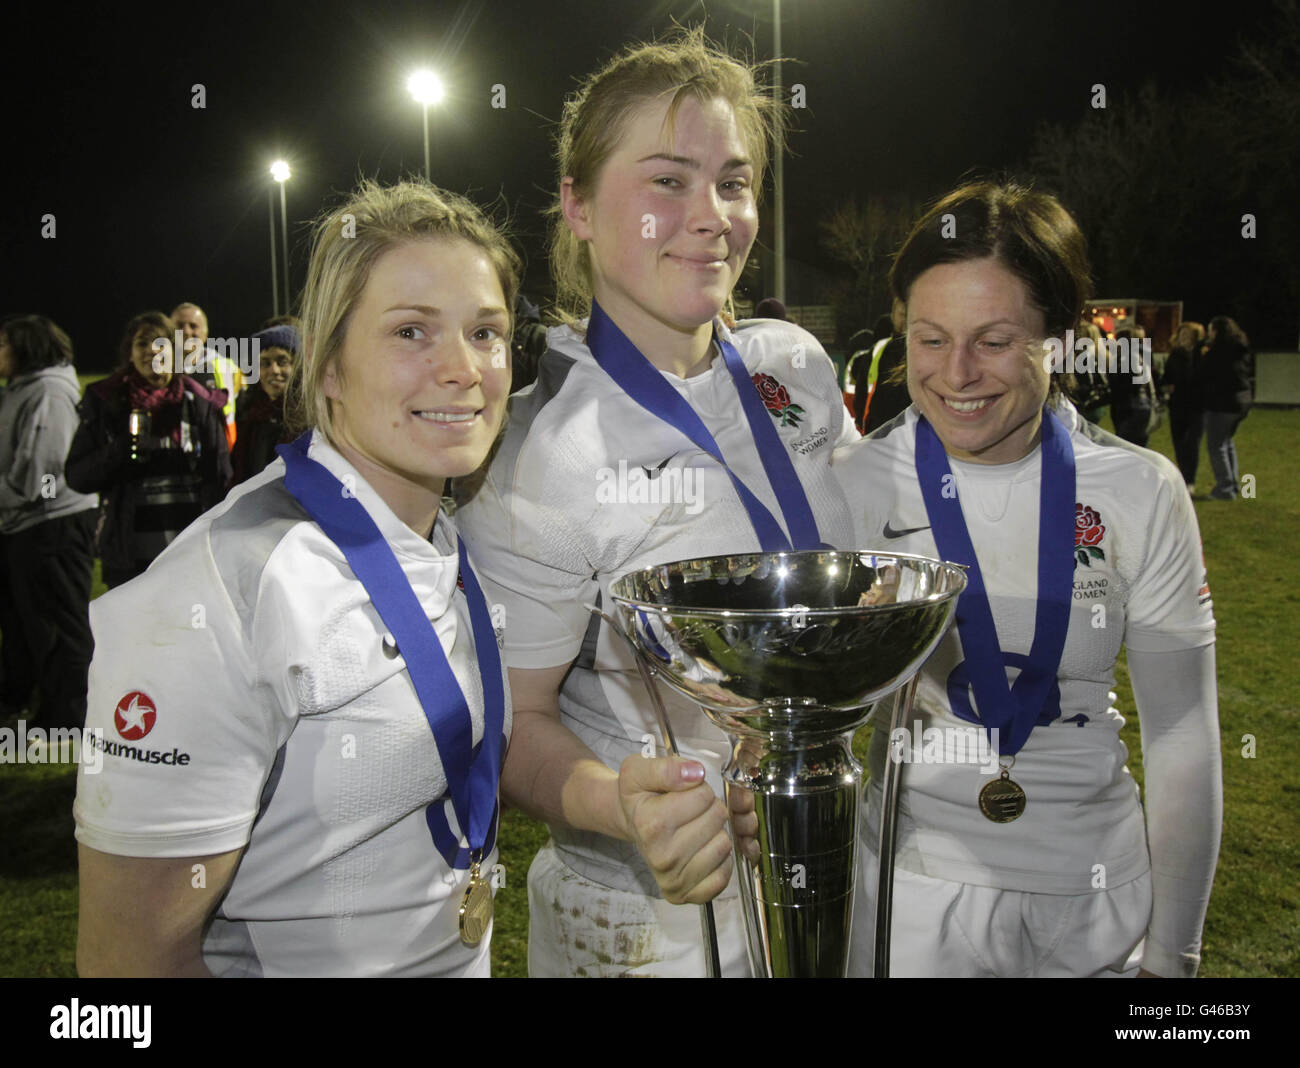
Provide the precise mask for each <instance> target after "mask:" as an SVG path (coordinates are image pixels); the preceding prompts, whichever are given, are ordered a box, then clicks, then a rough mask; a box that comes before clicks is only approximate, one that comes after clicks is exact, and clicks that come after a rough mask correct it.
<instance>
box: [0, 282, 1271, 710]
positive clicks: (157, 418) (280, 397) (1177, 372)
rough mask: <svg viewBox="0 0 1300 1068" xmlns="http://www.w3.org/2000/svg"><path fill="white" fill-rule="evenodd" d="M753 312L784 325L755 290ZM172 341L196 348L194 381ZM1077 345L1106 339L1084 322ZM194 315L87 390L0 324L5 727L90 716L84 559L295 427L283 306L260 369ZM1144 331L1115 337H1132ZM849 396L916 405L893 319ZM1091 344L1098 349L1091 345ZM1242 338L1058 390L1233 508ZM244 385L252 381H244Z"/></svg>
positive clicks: (171, 531) (858, 368) (1221, 326)
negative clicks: (1165, 433)
mask: <svg viewBox="0 0 1300 1068" xmlns="http://www.w3.org/2000/svg"><path fill="white" fill-rule="evenodd" d="M755 313H756V317H759V318H774V319H785V318H786V313H785V309H784V307H783V306H781V304H780V302H779V301H775V300H773V299H770V298H769V299H767V300H765V301H763V302H761V305H760V307H758V308H756V309H755ZM178 333H179V335H180V337H182V338H183V339H184V342H183V348H185V349H187V350H190V349H193V350H194V351H196V352H200V353H203V354H204V358H203V359H201V360H198V361H193V363H194V368H193V373H192V374H186V373H175V372H174V371H173V370H172V368H175V367H181V368H184V367H187V366H191V363H189V362H186V356H185V354H184V353H174V352H173V349H174V339H175V338H176V337H177V335H178ZM1077 334H1078V336H1079V337H1080V338H1083V337H1089V338H1091V339H1092V341H1093V343H1094V344H1095V345H1098V346H1100V344H1101V342H1102V336H1101V333H1100V331H1099V330H1098V328H1097V327H1096V326H1095V325H1094V324H1092V323H1090V322H1083V323H1080V324H1079V326H1078V329H1077ZM209 336H210V331H209V325H208V320H207V316H206V315H205V313H204V312H203V309H202V308H200V307H199V306H198V305H196V304H193V303H188V302H187V303H183V304H180V305H178V306H177V307H176V308H175V309H173V311H172V313H171V315H165V314H163V313H162V312H158V311H152V312H144V313H142V314H140V315H136V316H134V317H133V318H132V319H130V321H129V322H128V323H127V324H126V327H125V329H124V331H123V334H122V339H121V342H120V344H119V347H118V366H117V369H116V370H115V371H114V372H113V373H112V374H111V375H109V376H108V377H107V378H104V379H101V380H100V381H97V382H94V383H92V384H91V385H90V386H89V387H87V389H86V390H85V393H84V396H83V395H82V393H81V389H80V386H79V384H78V380H77V375H76V371H75V367H74V358H73V348H72V343H71V341H70V340H69V338H68V336H67V334H66V333H65V332H64V331H63V330H61V329H60V328H59V327H58V326H57V325H56V324H54V323H53V322H51V321H50V320H48V319H46V318H44V317H42V316H36V315H25V316H15V317H12V318H10V319H8V320H7V321H5V322H4V323H3V324H2V325H0V378H6V379H8V388H7V389H6V390H5V391H4V392H3V394H0V635H3V643H2V644H0V665H2V671H0V723H2V722H6V721H12V720H14V719H16V718H19V717H23V716H27V717H30V716H31V714H32V712H33V703H32V702H33V697H34V695H35V694H36V693H38V692H39V693H40V695H41V703H40V716H39V719H40V722H41V723H42V724H43V725H45V726H48V727H51V728H53V727H72V726H79V725H80V724H81V723H82V721H83V719H84V715H85V693H86V671H87V667H88V665H89V662H90V656H91V651H92V641H91V634H90V626H89V623H88V620H87V611H86V606H87V604H88V602H89V600H90V594H91V577H92V572H93V566H94V560H95V559H96V558H98V559H99V560H100V561H101V569H102V577H103V582H104V584H105V585H106V586H108V587H109V588H110V589H111V588H113V587H115V586H119V585H121V584H122V583H124V582H127V581H129V580H130V579H132V578H134V577H135V576H137V575H140V574H142V573H143V572H144V571H145V569H146V568H148V566H149V564H150V563H151V562H152V561H153V560H154V558H155V557H157V555H158V554H159V553H160V552H162V550H163V549H164V548H166V546H167V545H168V544H169V543H170V542H171V541H172V540H173V539H174V538H175V537H176V536H177V535H178V534H179V533H180V532H181V531H182V530H183V529H184V528H185V527H186V526H187V525H188V524H189V523H190V522H191V521H192V520H193V519H195V518H196V517H197V516H198V515H200V514H201V513H202V512H204V511H205V510H207V509H208V508H210V507H212V506H213V505H214V504H216V503H217V502H218V501H220V500H221V499H222V498H223V497H224V496H225V494H226V493H227V492H228V491H229V490H230V488H231V487H232V486H234V485H237V484H239V483H241V482H244V481H246V480H248V479H250V478H252V477H253V476H254V475H256V474H257V473H259V472H260V471H261V470H262V469H263V468H265V467H266V466H267V464H269V463H270V462H271V461H272V460H274V459H275V449H276V447H277V446H278V445H281V444H284V443H287V442H288V441H289V440H291V438H292V436H293V431H292V421H291V420H290V419H288V418H287V417H286V414H285V395H286V391H287V388H288V384H289V379H290V376H291V374H292V371H293V368H294V364H295V362H296V361H297V360H298V358H299V356H300V346H301V341H300V337H299V333H298V328H297V325H296V322H295V320H294V319H293V317H292V316H280V317H277V318H275V319H271V320H268V321H267V322H266V323H264V324H263V325H262V328H261V329H260V330H259V331H258V332H257V333H256V334H254V335H253V337H254V338H255V339H256V340H257V342H258V345H259V374H258V375H257V376H256V378H254V379H252V380H251V381H245V379H244V375H243V373H242V371H241V370H240V368H238V367H237V366H235V364H234V363H233V362H232V361H231V360H230V359H229V358H228V357H227V356H225V355H223V354H222V352H221V351H220V350H219V349H210V348H209V347H208V343H209ZM1144 336H1145V335H1144V331H1143V330H1142V328H1141V327H1137V328H1134V329H1133V330H1119V331H1117V332H1116V333H1115V336H1114V340H1115V341H1121V340H1128V341H1130V342H1133V343H1140V342H1141V340H1142V338H1143V337H1144ZM545 339H546V332H545V328H544V327H543V326H542V324H541V315H540V312H539V310H538V308H537V306H536V305H535V304H534V303H532V302H531V301H530V300H529V299H528V298H527V297H525V296H524V295H523V294H522V293H521V294H520V295H519V297H518V300H517V303H516V328H515V338H514V343H513V345H512V349H513V353H514V362H515V381H514V388H515V389H516V390H518V389H520V388H522V387H523V386H525V385H527V384H528V383H529V382H531V381H532V379H533V377H534V375H535V373H536V363H537V359H538V357H539V355H540V353H541V352H542V351H544V350H545V345H546V340H545ZM848 347H849V356H848V359H847V362H846V367H845V402H846V404H847V405H848V406H849V408H850V409H851V410H852V412H853V416H854V421H855V423H856V425H857V426H858V429H859V430H860V431H862V432H863V433H866V434H869V433H871V432H872V431H874V430H876V429H877V428H878V427H880V426H882V425H884V424H885V423H887V422H889V421H890V420H891V419H893V418H895V417H896V416H897V415H898V414H899V413H900V412H902V411H903V410H904V409H906V408H907V406H908V404H909V403H910V398H909V396H908V391H907V384H906V377H905V375H906V368H905V357H906V343H905V341H904V338H903V337H902V335H900V334H898V333H896V332H895V330H894V324H893V322H892V321H891V319H890V317H889V316H888V315H882V316H881V317H880V318H879V319H878V320H877V321H876V323H875V324H874V326H873V327H872V328H871V329H868V330H862V331H859V332H858V333H856V334H854V335H853V337H852V338H850V339H849V346H848ZM1099 351H1100V350H1099ZM1254 375H1255V372H1254V356H1253V353H1252V352H1251V348H1250V341H1249V339H1248V337H1247V336H1246V334H1245V333H1244V331H1242V329H1241V328H1240V327H1239V326H1238V325H1237V323H1236V322H1235V321H1233V320H1232V319H1230V318H1228V317H1227V316H1219V317H1216V318H1214V319H1212V320H1211V321H1210V323H1209V326H1208V328H1206V327H1203V326H1202V325H1201V324H1200V323H1196V322H1190V321H1188V322H1184V323H1182V324H1181V325H1180V326H1179V327H1178V328H1177V330H1176V332H1175V333H1174V335H1173V338H1172V343H1171V349H1170V352H1169V354H1168V357H1167V359H1166V360H1165V361H1164V364H1163V367H1161V368H1152V374H1151V376H1150V381H1149V382H1146V383H1144V382H1141V381H1139V380H1138V379H1140V378H1141V377H1142V376H1140V375H1133V374H1130V373H1126V372H1125V373H1110V374H1107V373H1106V372H1105V371H1104V370H1099V371H1097V372H1094V373H1087V374H1069V375H1067V376H1066V377H1065V383H1064V386H1065V392H1066V394H1067V395H1068V396H1069V397H1070V399H1071V400H1072V402H1073V403H1074V404H1075V406H1076V407H1077V408H1078V409H1079V411H1080V412H1081V413H1082V414H1083V415H1084V416H1085V417H1086V418H1087V419H1089V420H1090V421H1091V422H1093V423H1097V424H1098V425H1100V424H1101V423H1102V420H1103V419H1104V418H1105V416H1106V414H1107V412H1108V411H1109V414H1110V418H1111V421H1112V424H1113V426H1114V430H1115V433H1116V434H1117V435H1118V436H1120V437H1122V438H1124V439H1125V440H1127V441H1130V442H1132V443H1133V444H1135V445H1139V446H1143V447H1145V446H1146V444H1147V441H1148V438H1149V435H1150V433H1151V431H1152V430H1154V429H1155V427H1156V426H1157V425H1158V423H1159V421H1160V419H1161V418H1162V417H1163V415H1164V414H1166V413H1167V415H1168V418H1169V424H1170V432H1171V434H1172V437H1173V444H1174V452H1175V456H1176V458H1177V463H1178V467H1179V469H1180V471H1181V472H1182V475H1183V479H1184V481H1185V482H1186V483H1187V487H1188V491H1189V492H1191V490H1192V487H1193V485H1194V483H1195V481H1196V472H1197V467H1198V464H1199V458H1200V450H1201V441H1202V438H1204V440H1205V442H1206V445H1207V448H1208V452H1209V457H1210V464H1211V467H1212V469H1213V471H1214V480H1215V483H1214V487H1213V489H1212V490H1211V491H1210V497H1211V498H1212V499H1216V500H1232V499H1234V498H1235V497H1236V496H1237V494H1238V485H1239V471H1238V463H1237V452H1236V446H1235V444H1234V437H1235V434H1236V431H1237V428H1238V427H1239V426H1240V424H1241V421H1242V420H1243V419H1244V418H1245V417H1246V414H1247V413H1248V411H1249V410H1250V406H1251V403H1252V401H1253V397H1254ZM250 378H251V376H250Z"/></svg>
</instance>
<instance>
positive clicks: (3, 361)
mask: <svg viewBox="0 0 1300 1068" xmlns="http://www.w3.org/2000/svg"><path fill="white" fill-rule="evenodd" d="M0 378H5V379H8V382H9V387H8V389H6V390H5V391H4V393H3V394H0V631H3V634H4V642H3V660H4V670H3V680H2V682H0V687H2V689H0V718H7V717H9V716H13V715H23V714H25V712H26V710H27V705H28V702H29V700H30V698H31V696H32V691H33V688H34V687H35V686H38V685H39V687H40V692H41V704H40V725H41V727H42V728H43V729H47V730H48V729H49V728H58V727H80V726H81V724H82V720H83V719H84V718H85V715H86V669H87V667H88V666H89V664H90V653H91V648H92V642H91V636H90V621H89V619H88V617H87V614H86V606H87V604H88V603H89V601H90V578H91V571H92V569H93V567H94V556H95V551H94V542H95V509H96V507H97V506H98V504H99V501H98V498H97V497H96V496H95V495H94V494H93V493H89V494H86V493H78V492H77V491H76V490H73V489H70V488H69V487H68V484H67V482H66V481H65V479H64V474H63V461H64V457H66V456H67V454H68V445H69V443H70V442H71V441H72V436H73V434H74V433H75V432H76V429H77V401H78V399H79V398H80V396H81V387H80V385H79V384H78V382H77V372H76V370H75V369H74V368H73V366H72V342H71V341H70V340H69V339H68V335H67V334H65V333H64V332H63V331H62V330H61V329H60V328H59V327H58V326H56V325H55V324H54V323H52V322H50V320H49V319H46V318H45V317H44V316H40V315H23V316H15V317H14V318H11V319H8V320H6V321H5V322H4V323H3V324H2V325H0Z"/></svg>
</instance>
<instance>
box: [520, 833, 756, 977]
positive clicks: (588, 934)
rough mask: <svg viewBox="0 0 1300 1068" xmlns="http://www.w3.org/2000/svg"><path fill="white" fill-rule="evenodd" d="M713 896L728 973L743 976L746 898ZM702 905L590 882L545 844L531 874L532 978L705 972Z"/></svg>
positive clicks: (745, 972)
mask: <svg viewBox="0 0 1300 1068" xmlns="http://www.w3.org/2000/svg"><path fill="white" fill-rule="evenodd" d="M734 891H735V882H734V879H733V883H732V888H731V896H725V895H724V896H723V897H719V898H715V899H714V902H713V912H714V916H715V918H716V920H717V925H718V945H719V956H720V958H721V961H722V974H723V975H724V976H726V977H727V978H745V977H747V976H748V975H749V974H750V972H749V959H748V956H747V955H746V952H745V925H744V917H743V915H742V913H741V908H740V898H739V897H737V896H736V895H735V892H734ZM700 915H701V909H700V907H699V906H698V905H670V904H669V903H668V902H667V901H664V900H663V898H657V897H646V896H645V895H644V894H635V893H628V892H627V891H623V890H612V889H610V888H609V887H608V886H602V885H601V884H600V883H594V882H592V881H591V880H589V879H586V878H584V877H583V876H581V875H579V874H578V873H577V872H575V871H574V870H573V869H572V868H570V867H569V866H568V865H567V864H565V863H564V861H562V860H561V859H560V856H559V854H558V853H557V852H556V850H555V847H554V845H553V844H552V843H551V842H547V843H546V845H544V846H543V847H542V848H541V850H539V851H538V854H537V856H536V858H535V859H534V860H533V863H532V866H531V867H530V868H529V869H528V974H529V975H530V976H532V977H533V978H535V979H536V978H557V977H568V976H589V977H598V978H607V977H611V976H632V975H635V976H662V977H675V978H689V977H691V976H703V975H705V974H706V972H705V957H704V952H705V951H704V934H703V928H702V924H701V922H700Z"/></svg>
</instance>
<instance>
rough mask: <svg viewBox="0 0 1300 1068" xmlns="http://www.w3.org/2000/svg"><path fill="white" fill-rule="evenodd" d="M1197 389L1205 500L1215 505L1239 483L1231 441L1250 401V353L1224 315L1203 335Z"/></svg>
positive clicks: (1252, 381)
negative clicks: (1208, 475) (1208, 473)
mask: <svg viewBox="0 0 1300 1068" xmlns="http://www.w3.org/2000/svg"><path fill="white" fill-rule="evenodd" d="M1200 387H1201V388H1200V394H1201V404H1202V406H1203V407H1204V408H1205V443H1206V446H1207V447H1208V449H1209V452H1210V467H1211V468H1213V470H1214V489H1212V490H1211V491H1210V496H1211V497H1213V498H1214V499H1215V500H1219V501H1231V500H1235V499H1236V497H1237V487H1238V484H1239V478H1238V470H1237V446H1236V445H1235V444H1234V443H1233V440H1232V439H1233V436H1234V435H1235V434H1236V433H1237V427H1239V426H1240V425H1241V421H1242V420H1243V419H1245V418H1246V415H1247V413H1249V411H1250V406H1251V404H1252V403H1253V402H1254V400H1255V354H1254V353H1253V352H1251V351H1250V339H1249V338H1248V337H1247V336H1246V333H1245V331H1243V330H1242V329H1241V327H1239V326H1238V325H1237V324H1236V322H1235V321H1234V320H1232V319H1229V318H1228V317H1227V316H1226V315H1216V316H1215V317H1214V318H1213V319H1211V320H1210V326H1209V329H1208V330H1207V331H1206V342H1205V352H1204V355H1203V356H1202V358H1201V363H1200Z"/></svg>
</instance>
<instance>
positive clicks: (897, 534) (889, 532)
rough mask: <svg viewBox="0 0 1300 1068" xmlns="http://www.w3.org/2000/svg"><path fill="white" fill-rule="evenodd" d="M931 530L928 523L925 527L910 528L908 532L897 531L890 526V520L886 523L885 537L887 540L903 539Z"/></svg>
mask: <svg viewBox="0 0 1300 1068" xmlns="http://www.w3.org/2000/svg"><path fill="white" fill-rule="evenodd" d="M929 529H930V525H929V524H928V523H927V524H926V525H925V526H923V527H908V528H907V529H906V530H895V529H894V528H893V527H891V526H890V525H889V521H888V520H886V521H885V537H887V538H903V537H906V536H907V535H908V534H915V533H916V532H917V531H918V530H929Z"/></svg>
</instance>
